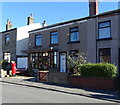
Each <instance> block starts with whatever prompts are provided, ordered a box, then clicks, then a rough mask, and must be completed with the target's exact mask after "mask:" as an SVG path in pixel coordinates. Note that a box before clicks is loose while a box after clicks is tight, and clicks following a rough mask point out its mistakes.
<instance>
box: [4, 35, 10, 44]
mask: <svg viewBox="0 0 120 105" xmlns="http://www.w3.org/2000/svg"><path fill="white" fill-rule="evenodd" d="M9 41H10V35H9V34H7V35H5V44H9Z"/></svg>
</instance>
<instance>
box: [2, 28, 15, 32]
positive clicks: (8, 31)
mask: <svg viewBox="0 0 120 105" xmlns="http://www.w3.org/2000/svg"><path fill="white" fill-rule="evenodd" d="M16 29H17V28H13V29H10V30H6V31H2V32H0V33H6V32H10V31H13V30H16Z"/></svg>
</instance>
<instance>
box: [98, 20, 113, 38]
mask: <svg viewBox="0 0 120 105" xmlns="http://www.w3.org/2000/svg"><path fill="white" fill-rule="evenodd" d="M110 30H111V22H110V21H107V22H100V23H99V24H98V39H104V38H110V37H111V33H110Z"/></svg>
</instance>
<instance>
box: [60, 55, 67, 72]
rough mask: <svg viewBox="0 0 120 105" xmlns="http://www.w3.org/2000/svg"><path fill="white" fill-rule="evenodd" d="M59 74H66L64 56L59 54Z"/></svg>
mask: <svg viewBox="0 0 120 105" xmlns="http://www.w3.org/2000/svg"><path fill="white" fill-rule="evenodd" d="M60 72H66V54H65V53H61V54H60Z"/></svg>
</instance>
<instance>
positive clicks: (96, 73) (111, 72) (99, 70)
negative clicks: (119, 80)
mask: <svg viewBox="0 0 120 105" xmlns="http://www.w3.org/2000/svg"><path fill="white" fill-rule="evenodd" d="M81 76H85V77H107V78H111V77H112V78H113V77H116V76H117V68H116V67H115V65H113V64H109V63H97V64H91V63H88V64H83V65H82V66H81Z"/></svg>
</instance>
